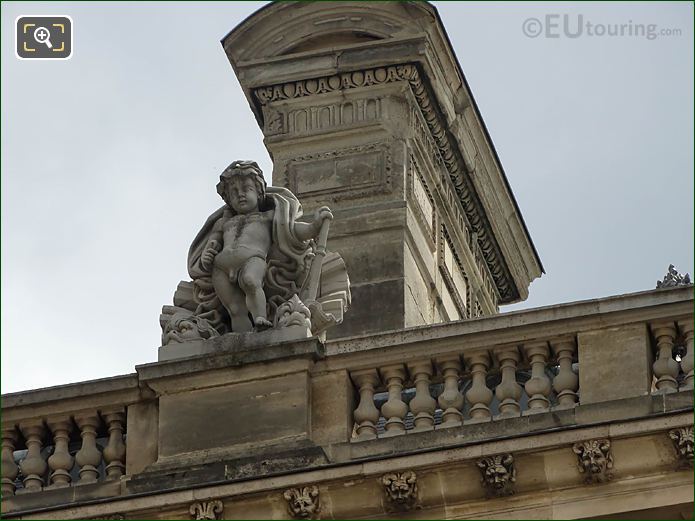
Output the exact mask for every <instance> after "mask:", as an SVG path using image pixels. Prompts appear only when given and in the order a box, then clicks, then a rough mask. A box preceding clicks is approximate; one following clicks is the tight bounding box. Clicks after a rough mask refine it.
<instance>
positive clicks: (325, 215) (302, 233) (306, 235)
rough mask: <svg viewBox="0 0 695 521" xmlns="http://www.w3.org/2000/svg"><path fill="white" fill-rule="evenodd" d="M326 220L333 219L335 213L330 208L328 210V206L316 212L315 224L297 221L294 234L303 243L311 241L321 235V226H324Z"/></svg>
mask: <svg viewBox="0 0 695 521" xmlns="http://www.w3.org/2000/svg"><path fill="white" fill-rule="evenodd" d="M326 219H333V213H331V210H330V208H328V206H322V207H321V208H319V209H318V210H316V213H315V214H314V222H312V223H303V222H299V221H295V223H294V234H295V235H296V236H297V238H298V239H299V240H301V241H308V240H309V239H313V238H314V237H316V236H317V235H318V234H319V231H321V225H322V224H323V221H325V220H326Z"/></svg>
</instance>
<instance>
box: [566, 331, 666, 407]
mask: <svg viewBox="0 0 695 521" xmlns="http://www.w3.org/2000/svg"><path fill="white" fill-rule="evenodd" d="M577 342H578V350H579V367H580V371H579V388H580V389H581V403H582V405H584V404H589V403H596V402H603V401H608V400H618V399H620V398H628V397H632V396H640V395H647V394H649V393H650V392H651V384H652V370H651V366H652V360H653V357H652V350H651V345H650V341H649V333H648V331H647V325H646V324H635V325H622V326H620V327H616V328H606V329H599V330H596V331H588V332H583V333H579V335H578V337H577ZM616 368H620V369H619V370H616Z"/></svg>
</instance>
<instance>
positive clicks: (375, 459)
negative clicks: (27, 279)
mask: <svg viewBox="0 0 695 521" xmlns="http://www.w3.org/2000/svg"><path fill="white" fill-rule="evenodd" d="M691 410H692V409H691V408H688V409H682V410H676V411H671V412H668V413H663V414H657V415H654V416H651V417H647V418H635V419H631V420H620V424H621V425H620V426H621V427H622V428H620V433H616V434H612V435H611V436H613V437H614V438H615V439H618V438H626V437H629V436H633V435H643V434H645V433H646V434H656V433H659V432H664V428H666V429H668V428H669V427H676V426H682V425H690V424H692V412H691ZM669 417H670V418H669ZM664 418H669V420H667V422H666V423H667V425H664ZM612 423H614V421H613V420H606V421H602V422H597V423H592V424H583V425H576V426H573V427H569V428H559V429H549V430H544V431H538V432H529V433H526V434H524V435H522V436H518V435H510V436H500V437H498V438H495V439H488V440H484V441H472V442H460V443H457V444H455V445H451V446H446V447H441V446H438V447H427V448H420V449H418V450H414V451H410V452H408V453H403V454H393V453H389V454H384V453H381V454H379V455H374V456H369V457H364V458H355V459H353V460H351V461H346V462H335V463H329V464H325V465H321V466H318V467H313V468H311V469H308V470H306V471H304V472H300V473H298V472H297V471H296V470H291V471H286V472H277V473H274V474H270V475H264V476H260V477H258V476H257V477H248V478H238V479H234V480H226V479H225V480H220V481H214V482H208V483H200V484H198V485H194V486H191V485H185V486H178V487H177V486H173V487H171V488H169V489H165V490H158V491H154V492H150V491H147V492H137V493H133V494H128V495H122V496H112V497H108V498H100V499H91V500H86V501H83V502H79V503H77V504H76V503H75V502H74V501H71V502H69V503H63V504H56V505H51V506H42V507H36V508H27V509H24V510H15V511H9V512H4V513H3V516H2V517H3V519H4V518H9V519H18V518H21V517H22V516H28V515H30V514H32V515H36V514H40V513H42V512H52V511H58V512H60V510H61V509H70V510H71V511H73V510H74V509H76V508H89V507H93V506H99V505H104V504H107V503H112V504H113V505H114V506H113V510H114V511H116V512H123V511H127V512H133V515H134V514H135V513H136V511H138V510H147V509H151V508H153V507H158V506H163V505H171V504H185V503H188V502H191V501H196V498H199V497H203V496H206V497H219V498H223V497H224V498H230V497H234V496H237V495H239V496H240V495H244V494H249V493H253V494H256V493H259V492H263V493H265V492H267V491H271V490H281V489H282V488H283V487H289V486H297V483H300V482H301V483H317V484H321V483H325V482H329V481H335V480H339V479H340V480H342V479H350V478H352V477H364V476H365V475H373V474H376V473H379V472H381V470H379V467H380V464H381V463H382V462H383V461H384V460H388V461H389V463H390V465H391V470H392V471H403V470H407V469H420V468H423V467H429V468H431V467H432V466H436V465H441V464H443V463H445V462H446V463H448V464H451V463H455V462H470V463H474V462H475V459H476V458H479V457H485V456H491V455H494V454H497V453H499V452H500V443H504V442H505V441H507V440H510V439H520V440H522V442H521V444H520V446H519V447H518V449H516V450H515V453H518V454H525V453H529V452H540V451H543V450H548V449H554V448H557V447H560V446H561V447H567V448H570V447H571V444H572V443H573V442H575V441H579V440H581V439H583V438H586V437H591V436H592V435H594V434H595V432H596V430H597V429H599V430H600V432H603V431H604V430H605V429H610V428H611V424H612ZM623 424H624V425H623ZM645 426H646V429H645ZM568 432H569V433H570V434H569V437H568V435H567V433H568ZM541 440H542V441H543V442H542V443H539V442H540V441H541ZM477 446H480V447H481V449H482V450H481V451H480V452H478V451H476V452H475V453H473V452H470V449H471V448H472V447H477ZM433 454H435V456H434V461H433V460H432V457H433ZM327 470H332V471H333V475H331V476H330V477H328V478H325V477H323V479H322V476H321V473H322V472H326V471H327ZM298 475H299V476H301V478H300V479H301V481H299V480H298V478H297V477H298ZM254 481H255V482H256V486H255V487H254V488H253V490H247V491H244V492H239V491H238V490H235V489H237V488H238V487H239V485H241V484H243V483H246V482H254ZM194 491H195V492H194ZM172 495H173V496H174V497H172ZM129 502H133V503H135V504H134V505H132V504H131V505H128V506H126V504H127V503H129ZM80 515H82V513H81V514H80ZM87 515H89V514H88V512H87V513H85V517H83V519H85V518H86V519H94V517H92V516H89V517H87ZM99 515H105V514H99ZM54 519H55V518H54Z"/></svg>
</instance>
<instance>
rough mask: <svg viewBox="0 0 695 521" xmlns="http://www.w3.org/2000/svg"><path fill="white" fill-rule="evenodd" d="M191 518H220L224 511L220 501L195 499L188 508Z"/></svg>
mask: <svg viewBox="0 0 695 521" xmlns="http://www.w3.org/2000/svg"><path fill="white" fill-rule="evenodd" d="M188 511H189V512H190V514H191V519H220V518H221V516H222V512H223V511H224V505H223V504H222V501H220V500H218V499H215V500H213V501H196V502H195V503H193V504H192V505H191V506H190V507H189V508H188Z"/></svg>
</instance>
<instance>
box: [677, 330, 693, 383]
mask: <svg viewBox="0 0 695 521" xmlns="http://www.w3.org/2000/svg"><path fill="white" fill-rule="evenodd" d="M678 327H679V328H680V330H681V332H682V333H683V337H684V340H685V354H684V355H683V358H682V359H681V369H682V370H683V372H684V373H685V381H684V382H683V386H682V389H692V388H693V386H694V385H695V376H694V375H693V362H695V353H694V352H693V320H692V318H687V319H685V320H679V321H678Z"/></svg>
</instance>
